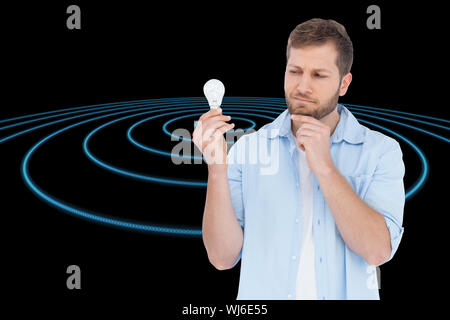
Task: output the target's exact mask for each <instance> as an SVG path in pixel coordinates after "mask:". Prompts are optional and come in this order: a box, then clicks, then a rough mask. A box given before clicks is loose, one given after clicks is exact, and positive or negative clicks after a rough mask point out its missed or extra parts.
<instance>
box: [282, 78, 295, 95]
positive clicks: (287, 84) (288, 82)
mask: <svg viewBox="0 0 450 320" xmlns="http://www.w3.org/2000/svg"><path fill="white" fill-rule="evenodd" d="M293 87H295V82H294V81H293V80H292V78H291V77H289V76H288V75H285V76H284V91H286V92H290V91H292V89H293Z"/></svg>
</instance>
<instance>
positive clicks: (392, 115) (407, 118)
mask: <svg viewBox="0 0 450 320" xmlns="http://www.w3.org/2000/svg"><path fill="white" fill-rule="evenodd" d="M349 109H357V110H362V111H364V112H370V113H375V114H383V115H387V116H389V117H394V118H400V119H405V120H410V121H414V122H419V123H423V124H427V125H430V126H433V127H437V128H441V129H444V130H450V127H448V126H442V125H440V124H436V123H432V122H429V121H424V120H419V119H414V118H410V117H404V116H398V115H395V114H390V113H386V112H380V111H371V110H366V109H363V108H357V107H349Z"/></svg>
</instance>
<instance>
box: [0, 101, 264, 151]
mask: <svg viewBox="0 0 450 320" xmlns="http://www.w3.org/2000/svg"><path fill="white" fill-rule="evenodd" d="M162 105H167V104H166V103H164V104H162ZM172 105H173V106H177V105H178V106H185V105H191V106H197V105H198V104H197V103H186V102H184V103H183V102H179V103H176V104H172ZM205 106H207V104H205ZM135 107H136V109H131V110H127V111H123V113H125V112H134V111H138V110H140V109H145V108H147V107H146V105H143V106H135ZM157 107H158V106H154V105H151V107H148V108H157ZM248 107H251V106H248ZM125 108H126V109H128V107H125ZM189 108H193V107H180V109H189ZM208 108H209V106H208ZM261 108H268V107H261ZM121 109H122V108H118V109H117V110H121ZM105 112H106V111H105V110H102V111H96V112H90V113H87V114H82V115H77V116H73V117H68V118H63V119H59V120H55V121H51V122H47V123H44V124H41V125H38V126H35V127H31V128H28V129H25V130H22V131H19V132H16V133H13V134H11V135H9V136H6V137H4V138H1V139H0V144H1V143H3V142H6V141H8V140H11V139H13V138H16V137H18V136H21V135H23V134H26V133H29V132H32V131H35V130H37V129H41V128H44V127H47V126H50V125H53V124H57V123H61V122H65V121H68V120H73V119H78V118H82V117H85V116H90V115H95V114H99V113H105Z"/></svg>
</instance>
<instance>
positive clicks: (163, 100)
mask: <svg viewBox="0 0 450 320" xmlns="http://www.w3.org/2000/svg"><path fill="white" fill-rule="evenodd" d="M261 99H265V98H258V97H254V98H251V97H249V99H248V101H250V100H255V102H256V103H258V102H260V100H261ZM186 100H192V101H190V102H194V101H197V100H198V102H206V98H204V97H179V98H158V99H156V98H155V99H144V100H131V101H124V102H109V103H101V104H92V105H88V106H81V107H72V108H64V109H59V110H52V111H46V112H39V113H33V114H27V115H23V116H18V117H13V118H8V119H1V120H0V123H5V122H10V121H14V120H20V119H26V118H31V117H35V116H40V115H46V114H53V113H61V112H64V111H73V110H82V111H80V112H84V111H86V110H87V109H103V108H109V107H120V106H123V105H132V104H138V105H139V104H142V103H143V104H144V105H146V104H147V103H150V105H152V104H153V103H161V104H164V103H173V102H183V101H186ZM228 100H230V101H233V100H236V99H234V97H224V99H223V102H224V103H226V102H227V101H228ZM238 100H239V99H238ZM98 107H101V108H98ZM58 116H61V114H58ZM52 117H53V116H52ZM48 118H49V117H43V118H39V120H45V119H48ZM34 120H35V121H38V119H34ZM0 129H1V128H0Z"/></svg>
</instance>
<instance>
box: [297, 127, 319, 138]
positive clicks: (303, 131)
mask: <svg viewBox="0 0 450 320" xmlns="http://www.w3.org/2000/svg"><path fill="white" fill-rule="evenodd" d="M318 134H319V132H317V131H315V130H311V129H309V128H300V129H298V130H297V137H314V136H317V135H318Z"/></svg>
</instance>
